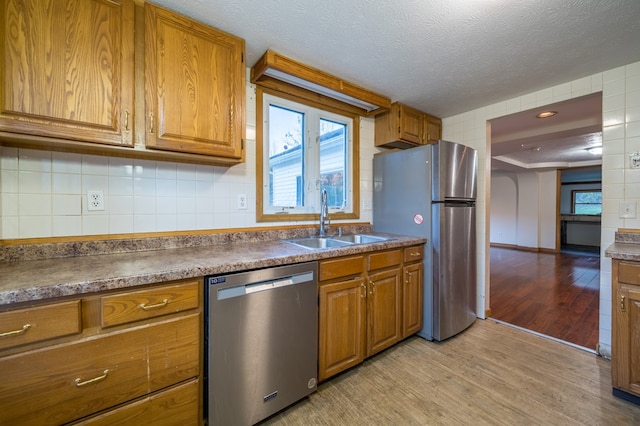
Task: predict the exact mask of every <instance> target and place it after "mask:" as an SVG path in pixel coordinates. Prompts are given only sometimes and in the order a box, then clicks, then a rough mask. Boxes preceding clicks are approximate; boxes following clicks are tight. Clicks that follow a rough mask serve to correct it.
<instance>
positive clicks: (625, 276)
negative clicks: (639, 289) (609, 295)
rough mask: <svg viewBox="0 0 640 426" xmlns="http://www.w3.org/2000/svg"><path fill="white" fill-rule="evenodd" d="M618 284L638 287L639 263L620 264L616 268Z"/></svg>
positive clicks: (639, 277)
mask: <svg viewBox="0 0 640 426" xmlns="http://www.w3.org/2000/svg"><path fill="white" fill-rule="evenodd" d="M618 282H621V283H627V284H639V285H640V263H637V264H636V263H626V262H620V265H619V267H618Z"/></svg>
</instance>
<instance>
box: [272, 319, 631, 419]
mask: <svg viewBox="0 0 640 426" xmlns="http://www.w3.org/2000/svg"><path fill="white" fill-rule="evenodd" d="M610 368H611V364H610V361H608V360H605V359H602V358H600V357H598V356H597V355H595V354H592V353H590V352H587V351H583V350H581V349H577V348H575V347H572V346H569V345H565V344H563V343H559V342H557V341H554V340H550V339H547V338H544V337H540V336H538V335H534V334H531V333H527V332H525V331H522V330H519V329H516V328H513V327H510V326H508V325H505V324H500V323H496V322H494V321H493V320H490V319H489V320H477V321H476V322H475V323H474V325H473V326H471V327H470V328H469V329H468V330H466V331H465V332H463V333H462V334H460V335H458V336H456V337H453V338H451V339H448V340H446V341H444V342H441V343H435V342H428V341H426V340H423V339H421V338H419V337H412V338H409V339H408V340H405V341H404V342H401V343H400V344H398V345H396V346H394V347H392V348H390V349H388V350H386V351H384V352H382V353H380V354H378V355H376V356H374V357H372V358H370V359H368V360H367V361H365V362H364V363H363V364H361V365H360V366H357V367H355V368H353V369H351V370H349V371H347V372H345V373H343V374H342V375H339V376H337V377H335V378H333V379H330V380H329V381H327V382H324V383H322V384H321V385H320V386H319V389H318V391H317V392H315V393H314V394H312V395H310V396H309V397H308V398H305V399H303V400H302V401H300V402H299V403H297V404H296V405H294V406H292V407H290V408H289V409H288V410H285V411H284V412H282V413H280V414H277V415H275V416H273V417H271V418H269V419H267V420H265V421H264V422H262V425H349V426H357V425H474V426H475V425H510V426H511V425H618V426H619V425H638V424H640V407H638V406H636V405H633V404H631V403H629V402H626V401H624V400H621V399H618V398H615V397H613V396H612V395H611V374H610Z"/></svg>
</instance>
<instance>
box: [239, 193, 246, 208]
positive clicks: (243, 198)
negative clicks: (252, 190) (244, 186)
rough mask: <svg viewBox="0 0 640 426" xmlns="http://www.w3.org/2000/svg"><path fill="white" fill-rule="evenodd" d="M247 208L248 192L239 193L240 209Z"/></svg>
mask: <svg viewBox="0 0 640 426" xmlns="http://www.w3.org/2000/svg"><path fill="white" fill-rule="evenodd" d="M246 209H247V194H238V210H246Z"/></svg>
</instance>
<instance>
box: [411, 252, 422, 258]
mask: <svg viewBox="0 0 640 426" xmlns="http://www.w3.org/2000/svg"><path fill="white" fill-rule="evenodd" d="M411 256H412V257H416V256H420V253H411Z"/></svg>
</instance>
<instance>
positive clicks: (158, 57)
mask: <svg viewBox="0 0 640 426" xmlns="http://www.w3.org/2000/svg"><path fill="white" fill-rule="evenodd" d="M145 23H146V24H145V91H146V117H145V121H146V123H147V129H146V146H147V147H149V148H154V149H161V150H168V151H178V152H187V153H194V154H205V155H211V156H217V157H224V158H231V159H237V160H242V159H243V158H244V149H243V141H244V132H245V118H244V115H245V108H244V106H245V66H244V40H242V39H240V38H238V37H235V36H232V35H230V34H227V33H224V32H221V31H218V30H215V29H213V28H211V27H208V26H206V25H203V24H200V23H198V22H195V21H193V20H190V19H187V18H185V17H182V16H180V15H177V14H175V13H172V12H170V11H168V10H165V9H162V8H159V7H156V6H153V5H151V4H149V3H146V4H145Z"/></svg>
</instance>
